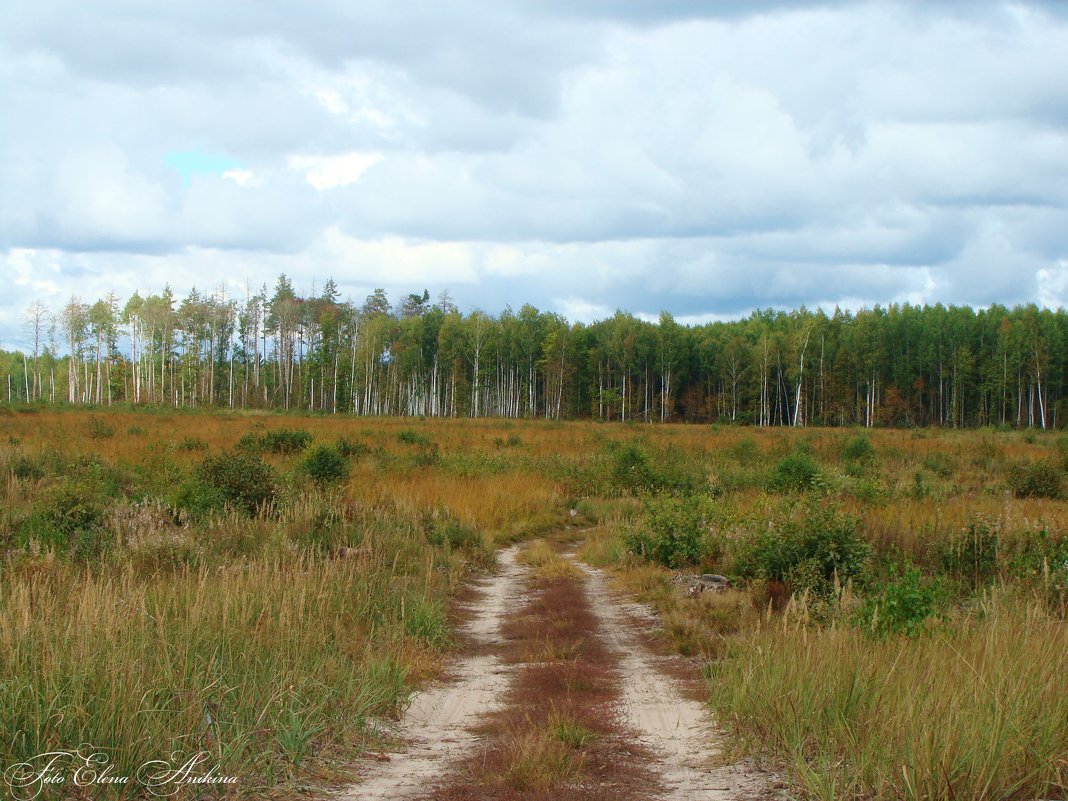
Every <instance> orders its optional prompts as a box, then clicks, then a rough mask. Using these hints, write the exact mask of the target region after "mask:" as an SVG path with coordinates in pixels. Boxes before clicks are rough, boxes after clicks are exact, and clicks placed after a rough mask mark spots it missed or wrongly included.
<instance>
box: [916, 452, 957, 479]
mask: <svg viewBox="0 0 1068 801" xmlns="http://www.w3.org/2000/svg"><path fill="white" fill-rule="evenodd" d="M923 466H924V467H926V468H927V469H928V470H930V471H931V472H932V473H934V474H935V475H936V476H941V477H942V478H949V477H950V476H951V475H953V469H954V468H953V460H952V459H950V458H949V457H948V456H947V455H946V454H944V453H930V454H928V455H927V456H925V457H924V459H923Z"/></svg>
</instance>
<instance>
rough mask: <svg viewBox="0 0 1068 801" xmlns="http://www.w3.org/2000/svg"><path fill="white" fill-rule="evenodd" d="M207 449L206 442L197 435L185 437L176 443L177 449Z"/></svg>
mask: <svg viewBox="0 0 1068 801" xmlns="http://www.w3.org/2000/svg"><path fill="white" fill-rule="evenodd" d="M207 449H208V443H206V442H205V441H204V440H202V439H198V438H197V437H185V438H184V439H183V440H182V441H181V442H179V443H178V450H180V451H206V450H207Z"/></svg>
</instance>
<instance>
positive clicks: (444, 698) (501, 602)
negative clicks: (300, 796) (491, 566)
mask: <svg viewBox="0 0 1068 801" xmlns="http://www.w3.org/2000/svg"><path fill="white" fill-rule="evenodd" d="M518 550H519V547H518V546H512V547H510V548H506V549H505V550H503V551H501V552H499V554H498V557H497V563H498V571H497V574H496V575H493V576H490V577H488V578H486V579H483V580H482V581H481V582H479V583H478V584H476V585H475V586H476V587H477V588H478V589H480V590H481V597H480V598H478V599H476V600H475V601H474V602H473V603H472V604H471V607H472V608H473V609H474V610H475V614H474V617H472V618H471V619H470V620H468V621H467V622H466V623H465V624H464V625H463V626H462V627H461V628H460V631H461V632H462V633H464V634H466V635H467V636H468V637H469V638H470V639H471V640H473V641H474V642H475V643H476V644H480V645H488V644H492V643H495V642H497V641H498V639H499V632H500V626H501V622H502V620H503V619H504V617H505V615H506V614H507V613H508V612H510V611H511V610H513V609H514V608H515V607H516V606H517V604H519V602H520V600H521V598H522V595H523V581H522V576H523V574H524V572H525V570H524V568H522V567H521V566H520V565H518V564H516V561H515V556H516V553H517V552H518ZM512 672H513V667H512V666H509V665H504V664H502V663H501V661H500V659H499V657H498V656H497V655H496V654H493V653H490V654H488V655H486V654H476V655H469V656H466V657H464V658H462V659H460V660H459V661H458V662H456V663H455V664H454V665H452V666H451V667H450V670H449V673H450V675H453V676H457V677H459V678H458V680H456V681H445V682H442V683H438V684H434V685H432V686H430V687H428V688H427V689H425V690H422V691H420V692H418V693H416V694H415V695H414V696H413V697H412V699H411V703H410V705H409V706H408V709H407V711H406V712H405V714H404V716H403V718H402V719H401V721H400V722H399V723H398V724H395V725H393V726H391V727H389V728H390V729H392V731H391V733H392V734H393V735H394V736H396V737H398V738H400V739H401V740H403V741H404V742H405V744H406V747H405V749H404V750H402V751H399V752H397V753H394V754H391V755H390V756H389V758H388V761H382V762H377V761H375V762H371V761H367V762H366V764H364V765H361V773H362V775H363V779H362V780H361V781H360V782H359V783H358V784H354V785H350V786H349V787H347V788H345V789H344V790H343V791H341V792H340V793H338V794H336V795H335V796H333V797H334V798H335V799H339V801H402V800H403V799H408V798H413V797H415V796H417V795H419V794H420V793H423V792H425V791H426V787H427V785H428V784H429V783H431V782H432V781H433V780H434V779H436V778H438V777H439V776H441V775H442V773H444V772H446V771H447V770H448V769H449V767H450V766H451V765H453V764H455V763H457V762H458V761H459V760H460V759H461V758H462V757H464V756H466V755H467V754H468V753H469V752H470V751H471V750H472V749H473V748H474V747H475V746H476V745H477V743H478V736H477V735H476V734H475V733H474V732H473V731H472V729H473V727H474V726H475V725H476V724H477V723H478V722H479V721H480V720H481V718H482V717H483V716H484V715H486V714H489V713H491V712H493V711H495V710H496V709H499V708H500V700H499V699H500V696H501V695H502V694H503V693H504V691H505V690H506V689H507V687H508V682H509V677H510V674H511V673H512Z"/></svg>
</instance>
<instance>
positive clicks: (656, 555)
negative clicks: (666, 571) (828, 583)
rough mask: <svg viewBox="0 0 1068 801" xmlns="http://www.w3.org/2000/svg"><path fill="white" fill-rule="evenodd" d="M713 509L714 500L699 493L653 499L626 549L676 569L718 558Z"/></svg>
mask: <svg viewBox="0 0 1068 801" xmlns="http://www.w3.org/2000/svg"><path fill="white" fill-rule="evenodd" d="M713 511H714V507H713V505H712V501H711V500H710V499H708V498H706V497H704V496H700V495H688V496H682V497H672V496H663V497H655V498H650V499H649V500H647V501H646V502H645V514H644V516H643V519H642V521H641V523H639V524H638V526H637V527H635V528H633V529H631V530H630V531H629V532H627V534H626V535H625V536H624V542H625V543H626V546H627V550H629V551H631V552H632V553H635V554H637V555H638V556H641V557H642V558H644V559H649V560H651V561H653V562H656V563H658V564H661V565H664V566H665V567H670V568H673V569H674V568H680V567H685V566H687V565H696V564H698V563H699V562H701V561H702V560H706V559H715V558H717V557H718V556H719V555H720V548H719V546H718V543H717V542H716V541H715V539H714V538H713V535H712V531H711V529H712V518H713Z"/></svg>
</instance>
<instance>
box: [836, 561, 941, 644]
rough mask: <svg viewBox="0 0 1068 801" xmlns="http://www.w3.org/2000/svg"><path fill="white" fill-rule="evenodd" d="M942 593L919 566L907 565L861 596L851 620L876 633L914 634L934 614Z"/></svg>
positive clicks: (911, 635)
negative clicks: (858, 607) (859, 604)
mask: <svg viewBox="0 0 1068 801" xmlns="http://www.w3.org/2000/svg"><path fill="white" fill-rule="evenodd" d="M943 597H944V591H943V589H942V586H941V584H940V583H939V582H938V581H937V580H935V579H930V578H927V577H925V576H924V575H923V574H922V573H921V572H920V570H919V568H916V567H908V568H905V570H904V571H903V572H902V573H901V575H900V576H898V577H896V578H895V579H893V580H892V581H889V582H887V583H885V584H883V585H882V586H881V587H879V588H877V589H876V590H875V591H873V592H872V593H870V594H869V595H868V596H867V597H866V598H865V599H864V603H863V605H862V606H861V607H860V609H858V610H857V612H856V614H855V615H854V618H853V620H854V624H855V625H857V626H858V627H859V628H861V629H864V630H865V631H868V632H870V633H871V634H873V635H874V636H876V637H885V636H888V635H891V634H904V635H906V636H909V637H914V636H916V635H917V634H919V633H920V632H921V631H923V630H924V627H925V625H926V623H927V621H928V620H930V619H931V618H932V617H934V616H935V615H936V614H937V612H938V609H939V606H940V605H941V602H942V599H943Z"/></svg>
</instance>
